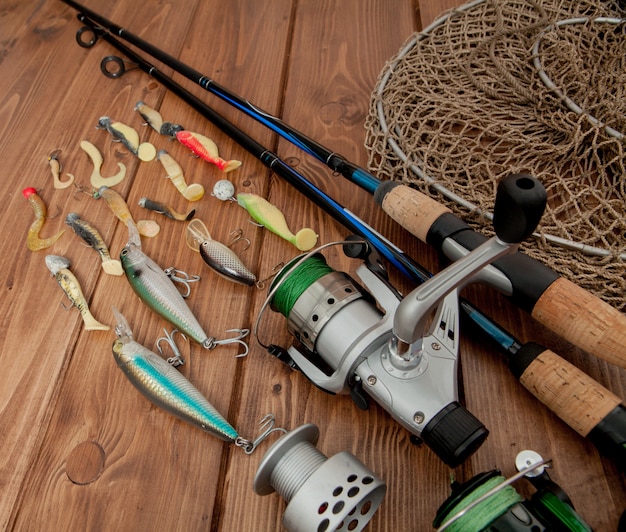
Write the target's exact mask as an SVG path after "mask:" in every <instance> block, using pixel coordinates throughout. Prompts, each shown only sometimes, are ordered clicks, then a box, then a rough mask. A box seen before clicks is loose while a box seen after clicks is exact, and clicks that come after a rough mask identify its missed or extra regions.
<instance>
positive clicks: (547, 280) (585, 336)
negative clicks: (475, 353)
mask: <svg viewBox="0 0 626 532" xmlns="http://www.w3.org/2000/svg"><path fill="white" fill-rule="evenodd" d="M62 1H63V2H64V3H66V4H67V5H69V6H71V7H73V8H74V9H76V10H78V11H79V12H81V13H82V14H84V15H86V16H87V17H88V18H89V19H90V20H92V21H94V22H95V23H97V24H98V25H100V26H101V27H102V28H103V29H105V30H106V31H108V32H111V33H114V34H116V35H117V36H118V37H121V38H123V39H125V40H127V41H128V42H130V43H132V44H133V45H135V46H137V47H138V48H140V49H141V50H143V51H145V52H146V53H148V54H150V55H151V56H152V57H154V58H155V59H157V60H159V61H161V62H163V63H164V64H166V65H168V66H170V67H171V68H173V69H174V70H176V71H177V72H179V73H180V74H182V75H183V76H185V77H186V78H188V79H189V80H191V81H193V82H194V83H196V84H198V85H199V86H201V87H202V88H203V89H205V90H207V91H209V92H211V93H212V94H214V95H215V96H218V97H219V98H221V99H223V100H224V101H226V102H227V103H229V104H231V105H233V106H234V107H235V108H237V109H239V110H240V111H242V112H244V113H246V114H247V115H248V116H250V117H252V118H253V119H255V120H257V121H259V122H260V123H262V124H264V125H265V126H267V127H269V128H270V129H271V130H272V131H274V132H275V133H277V134H279V135H280V136H282V137H283V138H285V139H286V140H288V141H289V142H291V143H293V144H294V145H296V146H298V147H299V148H301V149H302V150H304V151H305V152H306V153H309V154H310V155H311V156H313V157H315V158H316V159H317V160H319V161H321V162H322V163H324V164H326V165H327V166H328V167H329V168H330V169H332V170H333V171H334V172H337V173H339V174H341V175H342V176H343V177H345V178H347V179H348V180H350V181H351V182H353V183H355V184H357V185H358V186H360V187H361V188H363V189H364V190H366V191H367V192H369V193H370V194H373V195H374V199H375V201H376V202H377V203H378V204H379V205H380V206H381V207H382V208H383V210H384V211H385V212H386V213H387V214H388V215H389V216H390V217H391V218H392V219H394V220H395V221H396V222H397V223H399V224H400V225H401V226H402V227H404V228H405V229H407V230H408V231H409V232H410V233H411V234H413V235H414V236H416V237H417V238H418V239H420V240H421V241H422V242H424V243H428V244H430V245H432V246H433V247H435V248H436V249H437V250H439V251H441V252H443V253H444V254H445V255H446V256H447V257H448V258H450V259H451V260H458V259H459V258H461V257H462V256H464V255H466V254H467V253H469V251H471V250H473V249H475V248H477V247H478V246H480V245H481V244H482V243H484V242H485V241H486V240H487V237H486V236H484V235H482V234H481V233H478V232H476V231H474V230H473V229H472V228H471V227H470V226H469V225H468V224H466V223H465V222H464V221H462V220H461V219H460V218H459V217H457V216H456V215H454V214H453V213H452V212H451V211H450V210H449V209H448V208H447V207H445V206H443V205H441V204H440V203H438V202H437V201H435V200H433V199H431V198H429V197H428V196H426V195H425V194H423V193H421V192H419V191H417V190H415V189H413V188H411V187H409V186H407V185H402V184H400V183H399V182H395V181H381V180H379V179H378V178H377V177H375V176H373V175H372V174H370V173H369V172H367V171H366V170H364V169H363V168H360V167H358V166H357V165H356V164H354V163H351V162H349V161H347V160H346V159H345V158H344V157H342V156H341V155H339V154H336V153H335V152H333V151H332V150H330V149H328V148H326V147H324V146H322V145H321V144H319V143H318V142H316V141H314V140H312V139H310V138H309V137H307V136H306V135H305V134H303V133H301V132H299V131H298V130H296V129H295V128H293V127H291V126H289V125H288V124H286V123H284V122H283V121H282V120H280V119H279V118H277V117H275V116H272V115H271V114H270V113H268V112H266V111H263V110H261V109H260V108H259V107H257V106H256V105H254V104H252V103H250V102H249V101H248V100H245V99H243V98H241V97H240V96H238V95H236V94H234V93H233V92H231V91H229V90H227V89H226V88H224V87H222V86H221V85H219V84H218V83H217V82H216V81H214V80H213V79H211V78H210V77H208V76H206V75H204V74H202V73H200V72H198V71H197V70H195V69H193V68H191V67H189V66H187V65H186V64H184V63H182V62H181V61H179V60H177V59H176V58H174V57H172V56H171V55H169V54H167V53H165V52H163V51H162V50H160V49H159V48H157V47H155V46H153V45H152V44H150V43H149V42H147V41H145V40H144V39H141V38H140V37H138V36H136V35H134V34H133V33H131V32H129V31H127V30H126V29H124V28H122V27H120V26H118V25H116V24H114V23H113V22H111V21H110V20H108V19H106V18H105V17H103V16H101V15H99V14H98V13H95V12H94V11H92V10H90V9H88V8H86V7H84V6H82V5H80V4H79V3H77V2H75V1H74V0H62ZM105 73H106V72H105ZM216 125H218V124H216ZM218 127H220V126H219V125H218ZM227 134H229V133H227ZM229 135H230V134H229ZM306 188H308V187H303V188H301V189H299V190H300V191H301V192H303V193H305V194H307V192H306V191H305V189H306ZM318 192H319V190H318ZM312 193H313V195H314V196H315V195H317V193H315V192H312ZM311 199H313V201H316V200H315V199H314V198H313V197H311ZM318 199H319V198H318ZM316 203H317V201H316ZM318 205H319V203H318ZM400 269H401V270H402V268H400ZM481 280H482V281H483V282H485V283H487V284H489V285H491V286H493V287H494V288H496V289H498V290H499V291H501V292H502V293H504V294H505V295H507V296H508V297H509V298H510V299H511V300H512V301H513V302H514V303H515V304H516V305H517V306H519V307H520V308H521V309H523V310H524V311H525V312H528V313H529V314H530V315H531V316H532V317H533V318H534V319H535V320H537V321H538V322H540V323H542V324H543V325H545V326H546V327H548V328H549V329H550V330H552V331H553V332H555V333H557V334H558V335H560V336H561V337H562V338H564V339H566V340H568V341H569V342H571V343H572V344H574V345H576V346H578V347H580V348H581V349H584V350H586V351H587V352H589V353H591V354H593V355H595V356H597V357H598V358H601V359H603V360H606V361H608V362H611V363H613V364H617V365H619V366H621V367H626V316H625V315H624V314H622V313H620V312H619V311H618V310H617V309H615V308H613V307H612V306H610V305H609V304H608V303H606V302H604V301H602V300H600V299H599V298H598V297H596V296H594V295H592V294H591V293H589V292H587V291H586V290H584V289H583V288H581V287H580V286H578V285H576V284H575V283H573V282H571V281H569V280H567V279H565V278H564V277H561V276H560V275H559V274H558V273H556V272H554V271H553V270H552V269H550V268H549V267H548V266H546V265H544V264H542V263H541V262H539V261H537V260H535V259H533V258H531V257H529V256H527V255H525V254H523V253H521V252H518V253H516V254H515V255H511V256H508V257H505V258H503V259H500V260H498V261H496V262H495V263H493V265H492V267H490V268H487V269H486V270H485V275H483V276H482V277H481Z"/></svg>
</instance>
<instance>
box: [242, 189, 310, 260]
mask: <svg viewBox="0 0 626 532" xmlns="http://www.w3.org/2000/svg"><path fill="white" fill-rule="evenodd" d="M237 203H238V204H239V205H241V206H242V207H243V208H244V209H246V210H247V211H248V213H249V214H250V216H252V218H253V219H254V220H255V221H256V222H258V223H259V224H261V225H262V226H263V227H265V228H267V229H269V230H270V231H271V232H272V233H275V234H277V235H278V236H280V237H281V238H284V239H285V240H286V241H287V242H290V243H291V244H293V245H294V246H296V247H297V248H298V249H299V250H300V251H308V250H310V249H313V247H315V244H316V243H317V234H316V233H315V231H313V229H309V228H308V227H305V228H304V229H300V231H298V232H297V233H296V234H295V235H294V234H293V233H292V232H291V231H290V230H289V226H288V225H287V221H286V220H285V216H284V215H283V213H282V212H281V211H280V210H279V209H278V207H276V206H275V205H272V204H271V203H270V202H269V201H267V200H266V199H264V198H262V197H261V196H257V195H256V194H247V193H241V194H237Z"/></svg>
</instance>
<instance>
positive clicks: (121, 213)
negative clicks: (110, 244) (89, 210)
mask: <svg viewBox="0 0 626 532" xmlns="http://www.w3.org/2000/svg"><path fill="white" fill-rule="evenodd" d="M93 197H94V198H96V199H99V198H103V199H104V201H106V203H107V205H108V206H109V207H110V209H111V210H112V211H113V214H115V216H117V217H118V218H119V219H120V221H122V222H123V223H124V225H126V227H129V225H130V224H132V225H133V226H135V227H136V228H137V230H138V231H139V234H140V235H143V236H147V237H154V236H156V235H158V234H159V232H160V231H161V228H160V227H159V224H158V223H156V222H155V221H153V220H139V221H138V222H136V223H135V221H134V220H133V216H132V215H131V213H130V210H129V208H128V205H127V204H126V201H125V200H124V198H122V196H121V195H120V194H119V193H118V192H116V191H115V190H112V189H110V188H109V187H106V186H105V187H100V188H99V189H98V190H97V191H96V192H95V194H94V195H93Z"/></svg>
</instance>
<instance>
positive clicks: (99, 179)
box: [80, 140, 126, 189]
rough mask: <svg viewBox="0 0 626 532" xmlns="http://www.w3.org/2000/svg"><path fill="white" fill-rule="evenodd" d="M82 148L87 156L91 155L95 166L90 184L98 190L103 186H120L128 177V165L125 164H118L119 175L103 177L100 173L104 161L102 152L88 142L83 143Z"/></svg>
mask: <svg viewBox="0 0 626 532" xmlns="http://www.w3.org/2000/svg"><path fill="white" fill-rule="evenodd" d="M80 147H81V149H82V150H83V151H84V152H85V153H86V154H87V155H89V158H90V159H91V162H92V164H93V171H92V172H91V176H90V177H89V182H90V183H91V186H92V187H93V188H95V189H98V188H100V187H103V186H106V187H114V186H115V185H118V184H120V183H121V182H122V181H123V179H124V177H126V165H125V164H123V163H117V166H118V168H119V169H120V170H119V172H118V173H117V174H115V175H114V176H111V177H103V176H102V174H101V173H100V169H101V168H102V163H103V162H104V159H103V158H102V154H101V153H100V150H98V148H96V147H95V146H94V145H93V144H92V143H91V142H89V141H88V140H83V141H81V143H80Z"/></svg>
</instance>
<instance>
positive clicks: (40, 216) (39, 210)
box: [22, 187, 65, 251]
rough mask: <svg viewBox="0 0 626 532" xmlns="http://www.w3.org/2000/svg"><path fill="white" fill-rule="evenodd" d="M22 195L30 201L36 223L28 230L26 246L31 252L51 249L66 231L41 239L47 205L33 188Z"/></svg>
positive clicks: (29, 188)
mask: <svg viewBox="0 0 626 532" xmlns="http://www.w3.org/2000/svg"><path fill="white" fill-rule="evenodd" d="M22 194H23V196H24V197H25V198H26V199H27V200H28V203H30V206H31V207H32V208H33V211H34V213H35V221H34V222H33V223H32V225H31V226H30V228H29V229H28V236H27V238H26V245H27V246H28V249H30V250H31V251H39V250H41V249H46V248H49V247H50V246H52V245H53V244H54V243H55V242H56V241H57V240H58V239H59V238H61V235H63V233H64V232H65V229H61V231H59V232H58V233H57V234H56V235H54V236H51V237H50V238H40V237H39V232H40V231H41V229H42V228H43V224H44V223H45V222H46V214H47V213H48V210H47V208H46V204H45V203H44V202H43V200H42V199H41V197H40V196H39V194H37V190H36V189H35V188H33V187H27V188H25V189H24V190H22Z"/></svg>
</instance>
